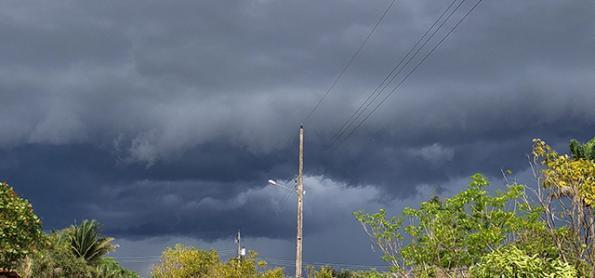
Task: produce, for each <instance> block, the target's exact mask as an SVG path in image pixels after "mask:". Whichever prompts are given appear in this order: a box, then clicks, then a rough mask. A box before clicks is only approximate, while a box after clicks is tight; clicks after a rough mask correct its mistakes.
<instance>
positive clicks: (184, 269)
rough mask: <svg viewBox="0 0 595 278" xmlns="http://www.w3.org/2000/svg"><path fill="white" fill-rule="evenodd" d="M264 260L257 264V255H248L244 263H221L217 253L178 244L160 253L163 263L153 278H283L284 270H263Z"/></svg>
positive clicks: (154, 268)
mask: <svg viewBox="0 0 595 278" xmlns="http://www.w3.org/2000/svg"><path fill="white" fill-rule="evenodd" d="M265 268H266V262H265V261H257V254H256V253H255V252H249V253H248V255H247V256H245V257H243V258H242V259H241V260H239V261H238V260H237V259H236V258H232V259H230V260H228V261H227V262H222V261H221V259H220V258H219V256H218V255H217V251H215V250H201V249H198V248H192V247H186V246H183V245H180V244H178V245H176V246H174V247H173V248H167V249H166V250H165V251H163V253H162V254H161V260H160V262H159V263H158V264H157V265H155V266H154V267H153V270H152V272H151V277H154V278H162V277H163V278H165V277H168V278H169V277H173V278H187V277H193V278H201V277H221V278H282V277H285V276H284V273H283V269H281V268H274V269H268V270H266V271H259V270H264V269H265Z"/></svg>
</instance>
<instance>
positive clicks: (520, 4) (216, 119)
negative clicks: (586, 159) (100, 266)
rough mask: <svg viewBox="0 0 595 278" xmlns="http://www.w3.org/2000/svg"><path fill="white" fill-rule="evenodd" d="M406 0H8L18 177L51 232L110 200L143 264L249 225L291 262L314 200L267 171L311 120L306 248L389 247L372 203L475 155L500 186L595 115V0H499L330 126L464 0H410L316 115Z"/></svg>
mask: <svg viewBox="0 0 595 278" xmlns="http://www.w3.org/2000/svg"><path fill="white" fill-rule="evenodd" d="M390 1H391V0H371V1H370V0H367V1H363V0H341V1H340V0H330V1H313V0H312V1H293V0H288V1H281V0H236V1H231V0H230V1H17V0H14V1H10V0H9V1H2V2H0V36H1V37H2V42H1V43H0V105H1V109H0V157H1V159H0V179H2V180H6V181H7V182H9V183H10V184H11V185H13V186H14V187H15V190H16V191H17V192H18V193H19V194H20V195H22V196H23V197H25V198H27V199H29V200H30V201H31V203H32V204H33V207H34V209H35V211H36V212H37V213H38V214H39V215H40V216H41V218H42V220H43V223H44V228H45V229H47V230H50V229H57V228H62V227H66V226H68V225H70V224H72V223H73V222H74V221H81V220H82V219H86V218H95V219H98V220H99V221H100V222H101V223H102V224H103V229H104V231H105V232H106V233H108V234H110V235H114V236H115V237H117V238H118V242H119V243H120V245H121V247H120V249H119V250H118V251H117V252H116V254H115V255H116V256H119V257H121V258H122V259H121V260H122V262H123V263H124V264H125V265H126V266H128V267H131V268H133V269H135V270H138V271H141V272H143V273H146V271H147V269H148V268H149V267H150V265H151V263H153V262H155V261H156V260H157V259H158V256H159V254H160V252H161V250H162V249H163V248H164V247H165V246H167V245H172V244H175V243H176V242H184V243H187V244H192V245H196V246H199V247H201V248H207V247H214V248H219V249H220V250H222V252H223V253H224V254H225V252H229V251H228V249H232V248H233V240H232V236H233V234H234V233H235V232H236V231H237V230H238V229H241V230H242V233H243V235H244V237H245V240H244V242H245V244H246V246H248V247H249V248H254V249H257V251H259V252H260V253H261V254H262V255H263V256H264V257H265V258H268V259H270V260H271V262H274V263H276V264H279V265H283V264H291V261H290V260H292V259H293V256H294V251H293V248H294V241H293V237H294V236H295V208H294V206H295V198H294V197H293V196H292V195H290V194H288V193H287V192H283V191H279V190H275V189H273V188H267V187H266V180H268V179H279V180H284V181H288V182H289V181H290V180H292V179H293V178H294V176H295V174H296V172H297V163H296V162H297V144H296V141H295V139H296V137H297V130H298V126H299V123H300V122H303V123H304V125H305V130H306V131H305V132H306V145H305V173H306V179H305V186H306V191H307V194H306V197H305V224H304V235H305V236H304V260H305V261H306V263H308V262H310V263H313V262H328V263H338V264H351V265H372V266H378V265H382V262H381V261H380V260H379V259H378V257H379V256H380V255H379V254H378V253H375V252H374V251H373V250H372V249H371V248H370V244H369V242H368V240H367V238H366V237H365V235H364V233H363V231H362V230H361V229H360V228H359V226H358V224H357V223H356V222H355V220H354V219H353V217H352V215H351V213H352V212H353V211H355V210H359V209H365V210H369V211H373V210H375V209H378V208H380V207H386V208H389V209H390V211H391V213H394V214H396V213H398V212H399V210H400V209H401V208H403V207H404V206H414V205H415V204H416V202H419V201H421V200H424V199H426V198H430V197H431V196H433V195H434V194H439V195H444V196H448V195H449V194H452V193H453V192H456V191H457V190H460V189H461V188H463V187H464V185H465V183H466V182H467V179H466V177H468V176H470V175H471V174H473V173H475V172H482V173H485V174H486V175H487V176H489V177H491V178H492V180H493V181H494V183H497V184H501V181H500V180H499V178H498V173H499V171H500V169H512V170H513V172H514V173H518V174H519V175H524V174H523V173H525V172H526V170H527V166H528V163H527V158H526V155H527V153H529V151H530V146H531V139H532V138H535V137H538V138H542V139H544V140H546V141H547V142H548V143H550V144H552V145H554V146H557V147H559V148H561V149H562V150H563V149H564V148H566V142H567V141H568V140H569V139H570V138H577V139H579V140H587V139H589V138H590V137H592V136H593V135H595V134H594V133H593V131H594V130H595V109H594V108H595V51H594V50H595V28H594V26H595V16H593V15H595V2H593V1H591V0H573V1H566V0H526V1H517V0H500V1H495V0H484V1H483V2H482V3H481V4H480V5H479V6H477V8H476V9H475V10H474V11H473V12H472V13H471V14H470V15H469V16H468V17H467V18H466V19H465V20H464V21H463V22H462V23H461V25H460V26H459V27H458V28H457V29H456V31H455V32H454V33H453V34H452V35H451V36H450V37H449V38H448V39H447V40H446V41H445V42H444V43H443V45H441V46H440V47H439V48H437V50H436V51H435V52H434V53H433V54H432V55H431V56H429V58H428V59H427V60H426V61H425V63H423V64H422V65H421V66H420V67H419V68H418V69H417V71H415V72H414V73H413V74H412V75H411V77H410V78H409V79H408V80H406V82H404V83H403V85H402V86H401V87H399V88H398V90H397V91H396V93H395V94H393V95H392V96H391V97H390V98H388V99H387V101H386V102H385V103H384V104H383V105H382V106H380V108H379V109H378V110H377V111H376V112H375V113H373V114H372V116H371V117H370V118H369V119H368V120H367V121H366V122H365V124H363V125H362V126H361V128H359V129H358V130H357V131H356V132H354V133H353V135H352V136H350V137H348V138H347V140H345V141H341V142H342V143H341V144H332V142H333V141H332V136H333V134H334V133H335V132H336V131H337V130H338V129H339V128H340V126H341V124H342V123H343V122H344V121H345V120H346V119H348V117H349V116H350V115H351V114H352V113H353V112H354V111H356V109H357V107H358V106H359V105H360V103H361V102H362V101H363V100H364V99H365V98H366V97H367V96H368V94H370V93H371V92H372V90H373V89H374V88H375V87H376V86H377V85H378V84H380V82H381V81H382V80H383V79H384V78H385V76H386V75H387V74H388V73H389V72H390V70H391V69H392V68H393V67H394V66H395V65H396V64H397V63H398V62H399V60H400V59H401V58H402V57H403V56H404V55H405V53H406V52H407V50H408V49H409V48H410V47H412V46H413V44H414V43H415V41H416V40H417V39H418V38H419V37H420V36H421V35H422V34H423V33H424V32H425V30H426V29H427V28H429V27H430V25H431V24H432V22H433V21H434V20H435V19H436V18H437V17H438V16H439V15H440V14H441V13H442V11H443V10H444V9H446V8H447V6H448V5H449V3H450V2H451V1H448V0H441V1H437V0H433V1H431V0H422V1H419V0H399V1H397V2H396V4H395V5H394V6H393V7H392V9H391V10H390V11H389V13H388V14H387V15H386V17H385V19H384V21H383V22H382V23H381V24H380V25H379V26H378V28H377V30H376V32H375V33H374V34H373V36H372V37H371V38H370V40H369V41H368V43H367V45H366V46H365V47H364V48H363V50H362V51H361V53H360V55H359V56H358V57H357V58H356V59H355V60H354V62H353V63H352V64H351V66H350V67H349V69H348V70H347V71H346V72H345V74H344V75H343V76H342V78H341V79H340V80H339V82H338V83H337V85H336V86H335V87H334V89H333V90H332V91H331V92H330V93H329V94H328V96H327V97H326V98H325V99H324V100H323V102H322V103H321V105H320V106H319V107H318V109H317V110H316V111H315V113H314V114H312V116H311V117H310V118H308V119H307V120H304V119H305V117H306V115H307V114H308V112H309V111H311V109H312V108H313V107H314V106H315V105H316V103H317V102H318V101H319V99H320V97H321V96H322V95H324V94H325V92H326V90H327V89H328V88H329V86H330V85H331V84H332V82H333V80H334V79H335V77H336V76H337V74H338V73H339V72H340V71H341V69H342V68H343V66H344V65H345V63H346V62H347V61H348V60H349V59H350V57H351V56H352V55H353V53H354V52H355V51H356V50H357V49H358V47H359V46H360V45H361V44H362V41H364V39H365V38H366V36H367V35H368V34H369V32H370V30H371V28H372V27H373V26H374V24H375V23H376V22H377V20H378V18H379V17H380V15H381V14H382V13H383V12H384V10H385V8H386V7H387V6H388V5H389V3H390ZM474 3H476V1H475V0H473V1H472V0H467V1H466V2H464V3H463V4H462V5H461V8H460V10H459V12H457V13H455V14H453V17H452V21H449V23H447V24H445V25H444V28H445V29H444V30H449V29H448V27H451V26H453V24H454V23H456V20H458V19H459V18H461V17H462V16H463V14H464V13H465V12H466V11H467V10H469V9H470V8H471V7H472V6H473V4H474ZM438 34H441V33H438ZM437 36H438V35H437ZM437 38H439V37H437ZM430 45H431V44H430ZM422 53H424V52H423V51H422ZM420 55H421V54H420ZM372 107H373V106H372ZM329 146H330V147H329ZM288 272H289V273H290V272H291V270H290V271H288Z"/></svg>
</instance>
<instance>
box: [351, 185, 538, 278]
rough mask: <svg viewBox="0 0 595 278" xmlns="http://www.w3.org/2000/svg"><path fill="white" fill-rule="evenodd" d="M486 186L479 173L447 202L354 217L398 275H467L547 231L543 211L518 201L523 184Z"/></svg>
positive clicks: (430, 202) (436, 201) (357, 213)
mask: <svg viewBox="0 0 595 278" xmlns="http://www.w3.org/2000/svg"><path fill="white" fill-rule="evenodd" d="M488 185H489V183H488V181H487V179H486V178H485V177H483V176H482V175H479V174H475V175H473V176H472V177H471V182H470V183H469V186H468V188H467V189H466V190H464V191H463V192H460V193H458V194H456V195H454V196H453V197H451V198H449V199H446V200H444V201H442V200H440V199H438V198H432V199H431V200H429V201H426V202H423V203H421V205H420V208H419V209H413V208H406V209H405V210H404V211H403V213H402V215H400V216H399V217H391V218H387V217H386V211H384V210H380V211H379V212H378V213H375V214H367V213H363V212H356V213H355V214H354V215H355V217H356V219H357V220H358V221H359V222H360V223H361V224H362V226H363V228H364V231H366V233H368V235H369V236H370V237H371V239H372V241H373V243H374V244H375V245H376V246H377V247H378V248H379V249H380V250H381V251H382V252H383V259H384V260H386V261H388V262H390V263H391V264H392V266H393V272H395V273H397V274H398V275H400V276H409V275H411V274H415V276H416V277H418V276H419V277H434V276H456V275H464V274H465V273H466V272H467V271H468V269H469V267H470V266H472V265H474V264H476V263H478V262H479V261H480V260H481V258H482V257H483V256H485V255H486V254H489V253H491V252H493V251H494V250H498V249H499V248H501V247H503V246H505V245H507V244H510V243H511V242H514V241H515V240H517V238H522V237H521V235H522V234H523V233H525V232H526V231H527V230H528V229H531V230H539V229H540V228H541V229H542V230H543V229H544V224H543V223H542V222H541V221H540V219H539V216H540V211H537V210H533V209H532V208H531V207H529V206H526V205H523V204H522V203H521V202H519V201H520V200H522V197H523V196H524V190H523V186H521V185H511V186H509V187H508V188H507V190H506V191H505V192H502V193H497V194H495V195H493V196H490V194H488V191H487V189H486V188H487V186H488ZM405 220H406V221H405Z"/></svg>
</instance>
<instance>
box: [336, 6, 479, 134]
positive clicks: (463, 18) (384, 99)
mask: <svg viewBox="0 0 595 278" xmlns="http://www.w3.org/2000/svg"><path fill="white" fill-rule="evenodd" d="M482 1H483V0H479V1H477V2H476V3H475V5H473V7H471V9H469V10H468V11H467V13H465V14H464V15H463V17H461V18H460V19H459V21H458V22H457V23H456V24H455V25H454V26H453V27H452V28H451V29H450V30H449V31H448V33H446V35H444V36H443V37H442V39H440V41H439V42H438V43H437V44H436V45H434V47H433V48H432V49H431V50H430V51H429V52H428V53H427V54H426V55H425V56H423V58H422V59H421V60H420V61H419V62H418V63H417V64H416V65H415V66H414V67H413V69H412V70H411V71H409V73H408V74H407V75H406V76H405V78H403V79H402V80H401V81H400V82H399V83H398V84H397V86H395V87H394V88H393V89H392V90H391V91H390V92H389V93H388V94H387V95H386V96H385V97H384V98H383V99H382V100H381V101H380V102H379V103H378V104H377V105H376V106H375V107H374V109H373V110H372V111H370V113H368V114H367V115H366V117H365V118H364V119H363V120H361V121H360V122H359V124H358V125H357V126H355V128H353V129H352V130H351V132H349V134H347V136H346V137H345V138H344V139H343V142H345V141H346V140H347V139H348V138H349V137H350V136H351V135H353V134H354V133H355V131H356V130H357V129H359V128H360V127H361V126H362V125H363V124H364V123H365V122H366V121H367V120H368V119H369V118H370V117H371V116H372V114H374V112H376V111H377V110H378V109H379V108H380V107H381V106H382V105H383V104H384V103H385V102H386V101H387V100H388V98H390V96H392V95H393V94H394V93H395V92H396V91H397V90H398V89H399V87H400V86H401V85H402V84H403V83H404V82H405V81H407V79H408V78H409V77H410V76H411V75H412V74H413V73H414V72H415V71H416V70H417V69H418V68H419V66H420V65H421V64H423V63H424V62H425V61H426V60H427V59H428V57H430V55H432V53H434V52H435V51H436V49H437V48H438V47H440V46H441V45H442V43H443V42H444V41H445V40H446V39H447V38H448V37H450V35H451V34H452V33H453V32H454V31H455V30H456V29H457V28H458V27H459V25H460V24H461V23H462V22H463V21H464V20H465V19H466V18H467V17H468V16H469V14H471V13H472V12H473V11H474V10H475V9H476V8H477V6H479V4H481V2H482Z"/></svg>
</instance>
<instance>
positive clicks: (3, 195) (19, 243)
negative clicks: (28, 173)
mask: <svg viewBox="0 0 595 278" xmlns="http://www.w3.org/2000/svg"><path fill="white" fill-rule="evenodd" d="M42 235H43V233H42V230H41V221H40V220H39V218H38V217H37V216H36V215H35V213H34V212H33V208H32V207H31V204H29V202H28V201H27V200H25V199H22V198H20V197H19V196H18V195H17V194H16V193H15V192H14V190H13V189H12V188H11V187H10V186H9V185H8V184H6V183H4V182H0V268H6V269H12V268H14V267H16V266H17V263H18V262H19V261H20V260H21V259H23V258H24V257H25V256H27V255H29V254H31V253H32V252H33V250H34V249H35V245H36V244H37V243H38V242H39V241H40V239H41V238H42Z"/></svg>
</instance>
